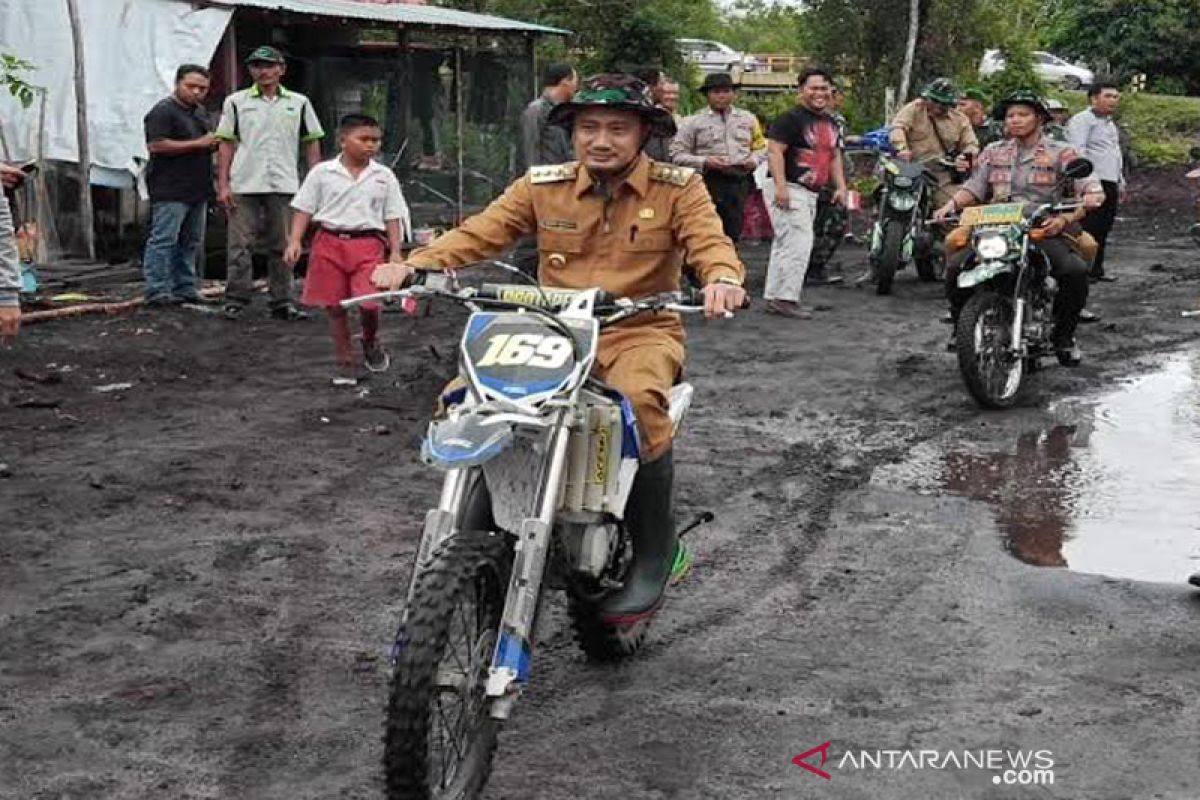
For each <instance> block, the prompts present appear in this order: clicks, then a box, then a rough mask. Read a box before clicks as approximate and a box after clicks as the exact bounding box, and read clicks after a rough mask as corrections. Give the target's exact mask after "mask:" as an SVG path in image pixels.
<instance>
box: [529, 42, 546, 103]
mask: <svg viewBox="0 0 1200 800" xmlns="http://www.w3.org/2000/svg"><path fill="white" fill-rule="evenodd" d="M525 58H526V59H528V61H529V82H530V83H532V84H533V85H532V86H531V87H529V88H530V89H531V90H532V92H533V94H532V95H530V96H531V97H538V96H540V95H541V93H542V86H541V83H542V82H541V81H540V80H538V66H537V40H536V39H534V38H533V37H532V36H528V35H527V36H526V37H525Z"/></svg>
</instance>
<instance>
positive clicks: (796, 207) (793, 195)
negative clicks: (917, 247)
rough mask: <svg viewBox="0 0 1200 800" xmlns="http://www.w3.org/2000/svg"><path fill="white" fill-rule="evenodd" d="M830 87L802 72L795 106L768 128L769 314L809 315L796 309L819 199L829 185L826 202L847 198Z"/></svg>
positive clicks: (825, 79)
mask: <svg viewBox="0 0 1200 800" xmlns="http://www.w3.org/2000/svg"><path fill="white" fill-rule="evenodd" d="M832 85H833V79H832V78H831V77H830V75H829V73H827V72H825V71H824V70H820V69H815V68H814V69H807V70H805V71H804V72H802V73H801V74H800V96H799V101H800V102H799V104H797V106H796V107H795V108H794V109H793V110H791V111H789V112H787V113H786V114H784V115H783V116H781V117H779V118H778V119H776V120H775V121H774V122H773V123H771V129H770V130H769V131H768V132H767V139H768V142H767V162H768V164H769V165H770V173H771V174H770V178H769V179H768V180H767V182H766V184H765V185H764V186H763V199H764V200H765V201H766V202H767V209H768V211H769V212H770V214H771V226H772V227H773V228H774V229H775V238H774V239H773V240H772V242H771V258H770V261H769V262H768V263H767V285H766V290H765V291H764V296H765V297H766V300H767V311H768V312H769V313H772V314H779V315H781V316H785V317H801V318H803V317H805V316H807V314H806V313H805V312H803V311H801V310H800V291H801V289H802V288H803V286H804V275H805V273H806V272H808V263H809V258H810V256H811V255H812V247H813V219H814V217H815V216H816V213H817V199H818V197H819V196H820V194H819V193H820V191H821V189H822V188H824V187H825V186H827V185H828V184H830V183H832V184H833V194H832V196H831V197H830V199H829V202H830V203H832V204H833V205H841V204H842V203H843V202H844V200H845V197H846V174H845V170H844V168H843V165H842V150H841V133H840V131H839V130H838V126H837V122H836V121H834V119H833V118H832V117H830V116H829V114H828V113H827V109H828V107H829V101H830V92H831V89H832Z"/></svg>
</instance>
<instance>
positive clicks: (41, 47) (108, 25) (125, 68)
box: [0, 0, 233, 171]
mask: <svg viewBox="0 0 1200 800" xmlns="http://www.w3.org/2000/svg"><path fill="white" fill-rule="evenodd" d="M232 13H233V12H232V10H231V9H228V8H203V9H196V8H193V7H192V5H191V3H188V2H183V0H79V15H80V21H81V27H82V29H83V49H84V67H85V72H86V77H87V101H88V132H89V135H88V141H89V144H90V147H91V161H92V163H93V164H94V165H98V166H101V167H108V168H111V169H118V170H130V171H135V170H136V169H137V167H136V164H135V161H134V159H135V158H142V159H145V158H146V157H147V155H146V143H145V134H144V131H143V127H142V118H143V117H144V116H145V115H146V112H147V111H149V110H150V108H151V107H152V106H153V105H154V104H155V103H157V102H158V101H159V100H161V99H163V98H164V97H166V96H167V95H169V94H170V93H171V91H172V90H173V88H174V85H175V70H176V68H177V67H179V65H180V64H188V63H192V64H202V65H207V64H208V63H209V62H210V61H211V59H212V56H213V53H214V52H215V51H216V48H217V45H218V43H219V42H220V40H221V37H222V35H223V34H224V32H225V28H226V26H227V25H228V24H229V21H230V17H231V15H232ZM0 52H2V53H8V54H11V55H15V56H17V57H18V58H22V59H24V60H26V61H29V62H31V63H33V64H34V65H35V67H36V69H35V70H34V71H32V72H30V73H28V75H27V80H28V81H29V82H30V83H33V84H36V85H38V86H42V87H45V88H46V90H47V92H48V94H47V97H46V103H47V105H46V134H45V137H46V138H45V141H46V153H45V157H46V158H48V159H51V160H58V161H69V162H74V163H77V162H78V161H79V151H78V148H77V147H76V137H75V88H74V87H75V77H74V75H75V50H74V44H73V43H72V39H71V24H70V20H69V18H68V16H67V3H66V0H3V1H2V2H0ZM40 102H41V100H40V98H39V99H35V100H34V103H33V105H31V106H30V107H29V108H28V109H23V108H21V105H20V104H19V103H17V102H16V100H15V99H14V98H13V97H11V96H10V95H9V94H8V92H6V91H0V125H3V132H4V139H5V142H6V143H7V145H8V149H9V158H11V159H13V160H16V161H23V160H26V159H32V158H36V157H37V155H38V153H37V142H38V113H39V104H40Z"/></svg>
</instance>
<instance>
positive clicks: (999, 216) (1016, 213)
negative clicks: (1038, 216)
mask: <svg viewBox="0 0 1200 800" xmlns="http://www.w3.org/2000/svg"><path fill="white" fill-rule="evenodd" d="M1024 218H1025V204H1024V203H993V204H992V205H990V206H971V207H970V208H968V209H965V210H964V211H963V213H962V219H961V220H960V221H959V224H960V225H965V226H967V227H969V228H973V227H975V226H977V225H1012V224H1014V223H1017V222H1020V221H1021V220H1022V219H1024Z"/></svg>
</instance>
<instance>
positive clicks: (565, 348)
mask: <svg viewBox="0 0 1200 800" xmlns="http://www.w3.org/2000/svg"><path fill="white" fill-rule="evenodd" d="M571 355H572V348H571V343H570V342H569V341H568V340H567V339H566V338H565V337H563V336H543V335H541V334H540V333H513V334H508V333H502V334H499V335H496V336H493V337H492V338H491V340H490V341H489V342H488V349H487V352H486V353H484V354H483V357H482V358H480V359H479V361H477V362H475V364H476V366H479V367H492V366H501V367H520V366H530V367H538V368H540V369H558V368H559V367H562V366H563V365H564V364H566V363H567V361H568V360H569V359H570V358H571Z"/></svg>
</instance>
